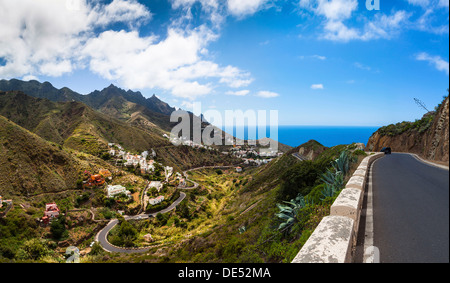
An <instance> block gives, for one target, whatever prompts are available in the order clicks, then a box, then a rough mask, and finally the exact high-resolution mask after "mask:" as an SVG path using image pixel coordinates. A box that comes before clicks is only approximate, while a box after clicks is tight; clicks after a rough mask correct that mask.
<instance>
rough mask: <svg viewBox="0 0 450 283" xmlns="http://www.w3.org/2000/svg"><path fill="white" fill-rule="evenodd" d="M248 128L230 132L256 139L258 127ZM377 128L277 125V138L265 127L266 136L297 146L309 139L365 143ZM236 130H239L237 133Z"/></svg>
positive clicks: (236, 135)
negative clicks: (253, 129)
mask: <svg viewBox="0 0 450 283" xmlns="http://www.w3.org/2000/svg"><path fill="white" fill-rule="evenodd" d="M248 128H250V129H252V127H251V126H233V133H232V134H233V135H234V136H235V137H237V138H239V139H245V140H248V139H251V140H254V139H256V137H257V136H258V129H257V128H256V134H253V133H249V132H248ZM379 128H380V127H379V126H326V125H321V126H314V125H279V126H278V138H277V139H275V138H273V137H271V135H270V126H267V127H266V137H268V138H272V139H275V140H278V142H280V143H282V144H285V145H288V146H291V147H297V146H299V145H302V144H304V143H306V142H308V141H310V140H315V141H317V142H319V143H320V144H322V145H324V146H326V147H332V146H336V145H341V144H352V143H363V144H364V145H367V142H368V141H369V138H370V137H371V136H372V134H373V133H375V132H376V131H377V130H378V129H379ZM223 130H224V131H225V130H226V128H225V127H224V128H223ZM238 130H239V131H241V132H240V133H238V132H237V131H238ZM242 131H244V134H242ZM230 134H231V133H230Z"/></svg>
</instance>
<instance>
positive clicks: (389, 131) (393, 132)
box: [378, 113, 434, 137]
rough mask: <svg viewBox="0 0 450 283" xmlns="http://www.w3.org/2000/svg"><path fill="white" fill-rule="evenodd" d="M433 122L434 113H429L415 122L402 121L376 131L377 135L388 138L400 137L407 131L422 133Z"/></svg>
mask: <svg viewBox="0 0 450 283" xmlns="http://www.w3.org/2000/svg"><path fill="white" fill-rule="evenodd" d="M433 121H434V113H430V114H428V115H425V116H424V117H423V118H422V119H420V120H416V121H415V122H406V121H404V122H400V123H397V124H391V125H388V126H385V127H382V128H380V129H379V130H378V133H379V134H380V135H381V136H390V137H394V136H397V135H401V134H403V133H405V132H408V131H417V132H419V133H423V132H425V131H426V130H428V129H429V128H430V127H431V125H432V124H433Z"/></svg>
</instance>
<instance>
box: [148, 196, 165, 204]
mask: <svg viewBox="0 0 450 283" xmlns="http://www.w3.org/2000/svg"><path fill="white" fill-rule="evenodd" d="M163 201H164V196H159V197H157V198H152V199H149V201H148V203H149V204H151V205H157V204H160V203H161V202H163Z"/></svg>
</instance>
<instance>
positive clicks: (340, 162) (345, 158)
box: [331, 150, 352, 176]
mask: <svg viewBox="0 0 450 283" xmlns="http://www.w3.org/2000/svg"><path fill="white" fill-rule="evenodd" d="M351 162H352V158H351V155H350V153H349V151H348V150H344V151H342V152H341V154H340V155H339V158H338V159H336V160H335V161H333V162H332V163H331V165H332V166H333V168H334V170H336V172H342V174H343V175H344V176H345V175H347V173H348V171H349V170H350V163H351Z"/></svg>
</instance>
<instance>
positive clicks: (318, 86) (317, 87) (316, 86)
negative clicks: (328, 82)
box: [311, 84, 324, 90]
mask: <svg viewBox="0 0 450 283" xmlns="http://www.w3.org/2000/svg"><path fill="white" fill-rule="evenodd" d="M311 89H314V90H317V89H324V87H323V84H313V85H312V86H311Z"/></svg>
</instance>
